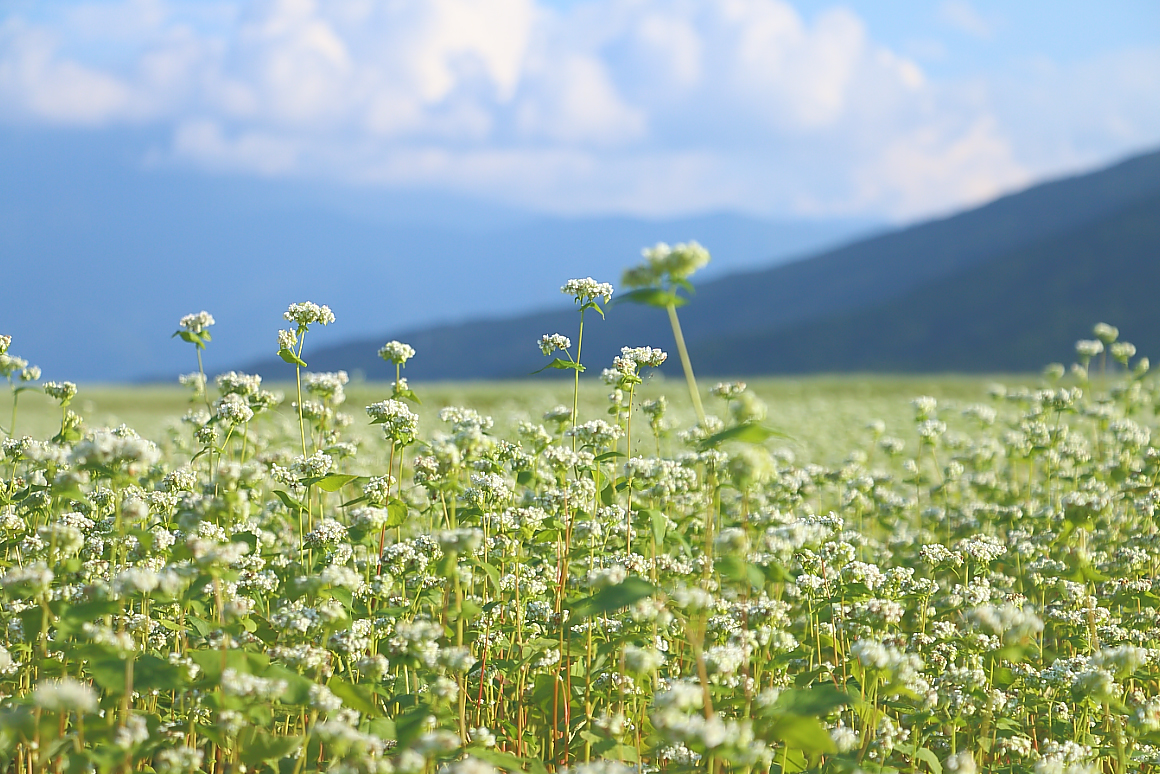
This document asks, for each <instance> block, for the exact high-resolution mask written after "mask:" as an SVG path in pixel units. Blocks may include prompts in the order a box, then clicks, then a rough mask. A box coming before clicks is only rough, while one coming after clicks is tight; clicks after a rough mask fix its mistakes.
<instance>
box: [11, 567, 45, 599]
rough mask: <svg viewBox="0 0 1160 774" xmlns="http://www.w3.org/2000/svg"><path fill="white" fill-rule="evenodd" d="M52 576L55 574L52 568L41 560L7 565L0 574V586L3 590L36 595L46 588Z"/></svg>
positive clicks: (31, 595)
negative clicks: (0, 574)
mask: <svg viewBox="0 0 1160 774" xmlns="http://www.w3.org/2000/svg"><path fill="white" fill-rule="evenodd" d="M53 577H55V576H54V575H53V572H52V570H50V569H48V566H47V565H45V564H44V563H43V562H36V563H33V564H29V565H25V566H24V567H9V568H8V571H7V572H5V573H4V575H3V576H0V587H2V588H3V589H4V590H5V591H9V590H13V591H19V592H21V593H23V594H26V595H27V596H28V597H38V596H40V595H41V594H43V593H44V592H45V591H47V590H48V587H49V585H50V584H51V583H52V579H53Z"/></svg>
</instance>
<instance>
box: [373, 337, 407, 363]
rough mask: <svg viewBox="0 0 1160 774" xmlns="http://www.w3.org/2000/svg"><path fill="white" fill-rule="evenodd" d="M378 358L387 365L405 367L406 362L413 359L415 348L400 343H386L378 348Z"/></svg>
mask: <svg viewBox="0 0 1160 774" xmlns="http://www.w3.org/2000/svg"><path fill="white" fill-rule="evenodd" d="M379 357H381V358H382V359H383V360H386V361H387V362H388V363H395V364H396V365H406V364H407V361H408V360H410V359H411V358H413V357H415V348H414V347H412V346H411V345H410V344H404V343H403V342H401V341H388V342H387V343H386V344H384V345H383V346H381V347H379Z"/></svg>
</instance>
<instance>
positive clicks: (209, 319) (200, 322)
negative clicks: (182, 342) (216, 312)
mask: <svg viewBox="0 0 1160 774" xmlns="http://www.w3.org/2000/svg"><path fill="white" fill-rule="evenodd" d="M213 324H214V319H213V315H212V314H210V313H209V312H207V311H205V310H202V311H200V312H198V313H197V314H187V315H185V316H184V317H182V318H181V321H180V322H179V323H178V325H179V326H180V327H181V329H182V330H183V331H185V332H187V333H194V334H197V333H204V332H205V329H206V328H208V327H210V326H211V325H213Z"/></svg>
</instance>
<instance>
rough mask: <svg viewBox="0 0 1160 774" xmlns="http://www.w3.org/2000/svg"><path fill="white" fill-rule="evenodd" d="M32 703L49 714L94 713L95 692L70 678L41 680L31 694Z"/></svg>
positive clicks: (86, 684) (95, 707)
mask: <svg viewBox="0 0 1160 774" xmlns="http://www.w3.org/2000/svg"><path fill="white" fill-rule="evenodd" d="M32 703H33V704H35V705H36V706H37V707H40V708H41V709H43V710H48V711H49V712H77V713H82V714H83V713H89V712H96V711H97V692H96V691H94V690H93V687H92V686H91V685H89V684H88V683H82V682H81V681H80V680H75V679H73V678H71V677H60V678H56V679H52V680H42V681H40V682H39V683H37V684H36V688H35V689H34V690H33V692H32Z"/></svg>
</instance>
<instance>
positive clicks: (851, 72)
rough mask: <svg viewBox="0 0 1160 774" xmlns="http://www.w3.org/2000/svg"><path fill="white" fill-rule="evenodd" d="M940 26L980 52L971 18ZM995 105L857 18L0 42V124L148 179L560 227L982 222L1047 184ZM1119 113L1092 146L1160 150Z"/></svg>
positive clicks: (50, 16)
mask: <svg viewBox="0 0 1160 774" xmlns="http://www.w3.org/2000/svg"><path fill="white" fill-rule="evenodd" d="M942 14H943V17H944V19H946V20H947V21H948V22H950V23H953V24H955V25H957V26H958V27H959V28H960V29H963V30H965V31H968V32H971V33H972V34H979V35H982V34H983V33H984V32H985V31H986V30H984V28H983V26H982V25H984V24H986V22H985V20H983V19H982V18H981V17H979V16H978V14H975V13H974V11H973V9H972V8H971V6H970V5H969V4H967V3H964V2H947V3H944V5H943V6H942ZM972 14H973V15H972ZM989 29H990V28H989V27H988V28H987V30H989ZM1148 56H1155V52H1143V53H1141V54H1140V57H1143V58H1144V59H1145V60H1147V57H1148ZM1140 57H1137V60H1139V58H1140ZM1148 61H1151V60H1148ZM1138 65H1139V61H1136V62H1135V64H1134V65H1133V64H1131V63H1126V62H1119V63H1116V62H1112V63H1105V64H1104V65H1103V68H1104V69H1103V70H1101V71H1100V72H1101V73H1104V75H1105V76H1106V75H1107V71H1109V70H1113V69H1115V67H1117V66H1119V67H1124V68H1127V67H1131V66H1138ZM1152 72H1156V70H1155V69H1153V70H1152ZM1093 77H1095V76H1093ZM1025 80H1026V82H1028V83H1032V82H1034V83H1038V84H1039V85H1038V87H1037V88H1045V89H1050V90H1053V91H1052V93H1053V94H1056V95H1058V94H1060V93H1067V92H1068V90H1069V88H1071V90H1072V91H1073V92H1074V91H1075V88H1074V87H1072V86H1069V83H1068V82H1067V81H1066V80H1065V78H1064V77H1062V76H1056V75H1054V74H1052V73H1042V72H1036V73H1032V74H1030V75H1028V78H1027V79H1025ZM1141 80H1143V82H1142V83H1141ZM1131 83H1136V86H1134V87H1132V88H1134V89H1135V91H1134V92H1133V93H1134V94H1135V95H1136V98H1139V97H1140V96H1141V95H1150V96H1152V97H1155V96H1156V95H1157V92H1158V91H1160V88H1157V85H1156V83H1155V79H1154V78H1152V79H1151V80H1148V78H1147V77H1146V76H1140V75H1137V76H1136V79H1135V81H1131ZM1005 88H1007V89H1008V91H1007V92H1004V91H1002V90H997V89H996V88H994V87H993V86H992V85H990V84H987V83H960V84H954V83H940V82H937V81H933V80H932V79H931V78H930V77H929V76H928V75H927V74H926V73H924V72H923V70H922V69H921V67H919V65H918V64H916V63H915V62H914V61H912V60H910V59H909V58H907V57H906V56H904V55H903V54H902V53H900V52H899V51H896V50H893V49H891V48H890V47H889V46H886V45H884V44H883V43H881V42H880V41H877V40H875V38H874V35H873V33H872V30H870V29H868V28H867V26H866V24H865V22H864V21H863V20H862V19H861V18H860V17H859V16H858V15H857V14H855V13H854V12H853V11H851V10H849V9H847V8H844V7H835V8H832V9H830V10H825V11H822V12H820V13H818V14H817V15H815V16H813V17H811V18H806V17H804V16H803V15H802V14H800V13H799V12H798V11H797V10H795V8H794V7H793V6H792V5H790V4H789V3H788V2H785V0H586V1H585V2H580V3H577V4H573V5H570V6H569V7H568V8H566V9H558V8H553V7H549V6H548V5H546V4H544V3H543V2H542V1H541V0H326V1H325V2H316V1H315V0H258V1H257V2H247V3H243V2H240V0H239V1H235V0H217V1H215V2H186V1H184V0H115V1H112V2H100V3H87V4H86V3H81V4H72V5H69V6H68V7H67V8H64V9H58V10H56V11H43V12H41V13H39V15H29V14H27V13H26V14H25V15H24V16H21V15H19V14H18V13H15V12H13V13H10V14H9V16H8V17H7V18H4V19H3V20H2V21H0V120H4V121H9V122H50V123H57V124H75V125H84V126H100V125H118V124H142V123H149V124H154V125H162V126H165V127H168V128H169V130H170V137H171V140H170V142H169V144H168V145H167V146H165V147H163V148H155V149H152V154H151V157H152V158H153V159H154V160H155V161H158V160H160V161H162V162H168V163H194V164H199V165H205V166H209V167H212V168H218V169H227V170H243V171H247V172H251V173H254V174H261V175H295V176H305V177H310V176H327V177H332V178H338V179H345V180H351V181H361V182H374V183H379V184H383V185H396V186H403V185H420V186H424V187H435V188H443V189H446V190H453V191H455V192H458V193H465V194H471V195H479V196H487V197H489V198H493V199H499V200H502V201H506V202H509V203H512V204H518V205H525V206H530V207H534V208H537V209H541V210H552V211H557V212H574V213H581V212H600V211H603V212H608V211H619V212H633V213H637V214H656V215H662V214H673V213H676V212H689V211H697V210H705V209H722V208H733V209H742V210H748V211H751V212H759V213H774V212H777V213H781V214H786V213H793V212H799V213H801V212H810V213H819V214H825V213H835V212H864V213H865V212H868V213H876V214H892V215H898V216H910V215H914V214H919V213H923V212H930V211H933V210H939V209H945V208H949V207H954V206H958V205H961V204H965V203H972V202H975V201H979V200H982V199H984V198H987V197H989V196H993V195H995V194H996V193H999V192H1001V191H1003V190H1006V189H1008V188H1010V187H1012V186H1017V185H1019V184H1021V183H1023V182H1025V181H1026V180H1028V179H1029V178H1030V177H1031V176H1033V175H1035V174H1039V173H1041V172H1042V171H1044V165H1045V164H1046V166H1048V167H1050V163H1048V162H1044V161H1043V160H1042V159H1035V160H1034V161H1033V162H1032V163H1030V165H1029V164H1028V162H1027V161H1026V159H1027V158H1028V156H1027V155H1026V150H1025V149H1024V148H1023V145H1022V143H1026V142H1027V140H1026V139H1021V138H1020V136H1019V135H1018V133H1013V128H1012V126H1011V122H1010V121H1009V120H1007V116H1008V115H1016V114H1018V115H1023V114H1021V113H1020V112H1019V107H1018V100H1017V99H1014V98H1011V97H1009V96H1005V95H1007V94H1008V93H1009V91H1010V89H1009V87H1005ZM1123 88H1124V89H1127V88H1129V87H1123ZM1089 91H1094V92H1101V89H1100V88H1099V86H1098V85H1096V86H1093V87H1092V88H1090V89H1089ZM1085 93H1086V92H1085ZM1093 99H1097V97H1093ZM1098 99H1099V100H1100V101H1101V104H1102V105H1103V106H1104V107H1106V106H1107V104H1106V103H1108V102H1109V101H1111V102H1114V101H1115V99H1114V97H1109V96H1108V95H1107V94H1106V91H1105V92H1104V93H1102V94H1100V96H1098ZM1140 101H1141V102H1148V100H1140ZM1080 102H1081V103H1082V100H1081V101H1080ZM1151 102H1152V104H1155V100H1152V101H1151ZM1072 104H1076V101H1074V100H1073V101H1072ZM1004 111H1007V112H1006V113H1005V112H1004ZM1124 111H1125V109H1124V108H1122V106H1120V105H1119V103H1116V104H1114V105H1112V106H1111V110H1110V112H1108V113H1105V114H1104V115H1105V116H1110V117H1108V118H1107V119H1106V120H1105V122H1104V125H1103V126H1102V127H1098V128H1096V129H1093V131H1095V132H1096V133H1097V134H1100V133H1102V134H1100V136H1110V135H1116V136H1117V137H1119V140H1115V139H1113V140H1109V141H1108V142H1112V143H1113V144H1114V142H1117V141H1118V142H1124V141H1126V140H1125V139H1124V138H1133V139H1138V138H1140V137H1146V138H1150V137H1154V136H1155V135H1156V134H1157V132H1158V131H1160V117H1158V116H1156V114H1155V113H1156V111H1154V110H1153V111H1151V112H1147V111H1146V110H1145V109H1144V108H1140V107H1136V108H1130V109H1127V113H1125V112H1124ZM1133 111H1134V112H1133ZM1125 115H1126V116H1127V118H1124V119H1123V120H1121V121H1120V122H1119V123H1116V121H1115V117H1117V116H1125ZM1082 120H1083V119H1082V117H1076V121H1082ZM1073 123H1074V122H1073ZM1117 133H1118V134H1117ZM1083 157H1084V154H1083V153H1082V152H1077V153H1076V154H1073V155H1072V156H1071V157H1070V159H1071V160H1072V161H1075V160H1076V159H1080V158H1083Z"/></svg>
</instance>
